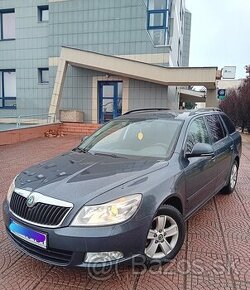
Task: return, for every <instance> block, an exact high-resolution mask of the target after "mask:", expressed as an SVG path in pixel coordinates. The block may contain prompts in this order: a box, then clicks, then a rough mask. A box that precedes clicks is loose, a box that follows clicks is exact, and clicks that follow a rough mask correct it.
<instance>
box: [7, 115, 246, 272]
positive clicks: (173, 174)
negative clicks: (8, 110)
mask: <svg viewBox="0 0 250 290" xmlns="http://www.w3.org/2000/svg"><path fill="white" fill-rule="evenodd" d="M240 156H241V136H240V134H239V133H238V132H237V131H236V130H235V127H234V125H233V124H232V122H231V121H230V119H229V118H228V117H227V116H226V115H225V114H224V113H222V112H221V111H219V110H217V109H203V110H191V111H178V112H173V111H170V110H166V109H165V110H164V109H143V110H135V111H131V112H128V113H126V114H124V115H123V116H121V117H119V118H117V119H114V120H112V121H110V122H108V123H107V124H105V125H104V126H103V127H101V128H100V129H99V130H97V131H96V132H95V133H94V134H92V135H91V136H89V137H88V138H86V139H84V140H83V141H82V142H81V144H80V145H79V146H78V147H76V148H74V149H73V150H72V151H70V152H68V153H65V154H62V155H60V156H58V157H55V158H53V159H51V160H48V161H46V162H43V163H41V164H38V165H34V166H33V167H31V168H29V169H27V170H25V171H23V172H21V173H20V174H19V175H18V176H17V177H16V178H15V180H14V181H13V183H12V184H11V186H10V189H9V191H8V194H7V199H6V200H5V201H4V204H3V215H4V222H5V226H6V230H7V233H8V235H9V237H10V239H11V240H12V241H13V242H14V243H15V245H16V246H17V247H18V248H20V249H21V250H22V251H24V252H25V253H27V254H28V255H30V256H32V257H34V258H37V259H39V260H42V261H44V262H47V263H50V264H54V265H60V266H79V267H96V266H107V265H113V264H117V263H125V262H129V261H131V260H133V259H136V258H137V257H143V258H144V261H145V263H146V264H148V265H150V264H152V263H156V262H159V263H164V262H167V261H168V260H170V259H172V258H174V257H175V255H176V254H177V253H178V252H179V250H180V248H181V247H182V244H183V241H184V237H185V220H187V219H188V218H189V217H190V216H191V215H192V214H194V213H195V212H196V211H197V210H198V209H199V208H201V207H202V206H203V205H204V204H205V203H206V202H207V201H208V200H210V199H211V198H212V197H213V196H214V195H215V194H217V193H218V192H219V191H220V190H222V189H223V192H224V193H226V194H230V193H232V192H233V191H234V188H235V186H236V182H237V174H238V168H239V164H240Z"/></svg>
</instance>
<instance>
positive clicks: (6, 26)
mask: <svg viewBox="0 0 250 290" xmlns="http://www.w3.org/2000/svg"><path fill="white" fill-rule="evenodd" d="M15 38H16V16H15V10H14V9H7V10H0V40H11V39H15Z"/></svg>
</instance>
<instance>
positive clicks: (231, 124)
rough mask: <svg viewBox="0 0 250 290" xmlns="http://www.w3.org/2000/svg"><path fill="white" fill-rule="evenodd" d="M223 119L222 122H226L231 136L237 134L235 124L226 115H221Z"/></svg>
mask: <svg viewBox="0 0 250 290" xmlns="http://www.w3.org/2000/svg"><path fill="white" fill-rule="evenodd" d="M221 118H222V120H223V121H224V123H225V125H226V127H227V130H228V133H229V134H232V133H234V132H235V126H234V124H233V122H232V121H231V120H230V119H229V118H228V116H226V115H221Z"/></svg>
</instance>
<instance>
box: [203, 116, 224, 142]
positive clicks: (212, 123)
mask: <svg viewBox="0 0 250 290" xmlns="http://www.w3.org/2000/svg"><path fill="white" fill-rule="evenodd" d="M205 118H206V121H207V124H208V128H209V130H210V132H211V136H212V141H213V143H216V142H217V141H219V140H221V139H223V138H224V137H225V136H226V132H225V129H224V128H223V126H222V123H221V120H220V117H219V115H210V116H206V117H205Z"/></svg>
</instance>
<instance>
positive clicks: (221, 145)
mask: <svg viewBox="0 0 250 290" xmlns="http://www.w3.org/2000/svg"><path fill="white" fill-rule="evenodd" d="M205 119H206V122H207V126H208V129H209V132H210V135H211V139H212V143H213V149H214V153H215V163H216V166H217V179H216V186H215V191H216V192H218V191H219V190H220V189H221V188H222V187H223V186H225V184H226V183H227V181H228V174H229V171H230V168H231V164H232V153H233V149H234V148H233V140H232V138H230V136H229V134H228V132H227V131H226V130H225V128H224V126H223V124H222V122H221V119H220V116H219V114H212V115H207V116H206V117H205Z"/></svg>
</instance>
